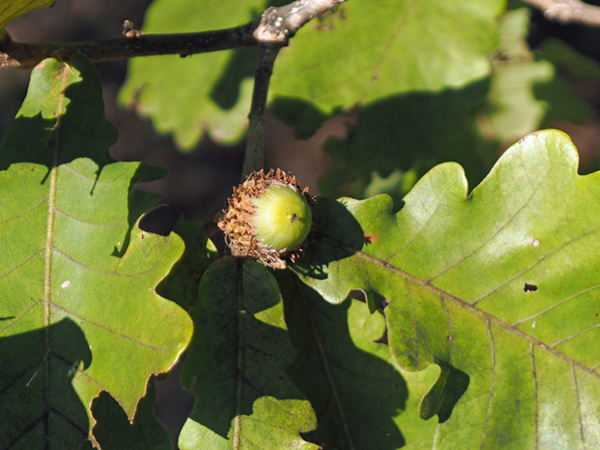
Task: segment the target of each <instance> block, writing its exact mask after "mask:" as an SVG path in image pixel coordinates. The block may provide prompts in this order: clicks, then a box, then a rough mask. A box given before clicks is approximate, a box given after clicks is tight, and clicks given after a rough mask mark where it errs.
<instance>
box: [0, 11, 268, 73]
mask: <svg viewBox="0 0 600 450" xmlns="http://www.w3.org/2000/svg"><path fill="white" fill-rule="evenodd" d="M126 23H127V22H126ZM258 25H259V23H258V22H250V23H247V24H245V25H241V26H239V27H235V28H228V29H224V30H216V31H205V32H200V33H181V34H155V35H152V34H143V33H139V32H137V33H131V32H128V33H127V34H126V36H125V37H122V38H119V39H108V40H102V41H89V42H56V43H48V44H29V43H20V42H13V41H12V40H11V39H10V36H9V35H8V34H5V35H3V36H2V37H1V38H0V68H4V67H21V68H31V67H34V66H35V65H36V64H38V63H39V62H41V61H42V60H44V59H46V58H50V57H54V58H58V59H61V60H63V61H68V60H69V58H70V57H71V56H72V55H74V54H75V53H83V54H84V55H86V56H87V57H88V58H89V59H90V60H91V61H93V62H104V61H112V60H116V59H128V58H133V57H136V56H152V55H173V54H175V55H181V56H188V55H193V54H196V53H207V52H215V51H219V50H230V49H233V48H242V47H256V46H257V45H258V41H257V40H256V38H255V37H254V31H255V30H256V28H257V26H258Z"/></svg>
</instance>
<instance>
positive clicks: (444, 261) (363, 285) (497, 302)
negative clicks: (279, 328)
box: [304, 131, 600, 448]
mask: <svg viewBox="0 0 600 450" xmlns="http://www.w3.org/2000/svg"><path fill="white" fill-rule="evenodd" d="M577 163H578V158H577V152H576V149H575V148H574V147H573V145H572V143H571V141H570V140H569V139H568V138H567V136H566V135H564V134H563V133H561V132H557V131H545V132H538V133H534V134H532V135H530V136H528V137H525V138H523V139H522V140H521V141H519V143H518V144H516V145H515V146H513V147H512V148H511V149H509V150H508V151H507V152H506V153H505V154H504V155H503V156H502V157H501V159H500V160H499V161H498V163H497V164H496V165H495V166H494V168H493V169H492V171H491V172H490V174H489V175H488V177H487V178H486V179H485V180H484V181H483V182H482V183H481V185H480V186H478V187H477V188H476V189H474V190H473V192H472V194H471V195H469V196H467V184H466V180H465V178H464V174H463V172H462V170H461V168H460V166H458V165H457V164H452V163H450V164H442V165H440V166H437V167H436V168H434V169H433V170H432V171H431V172H430V173H428V174H427V175H426V176H425V177H424V178H422V179H421V180H420V181H419V182H418V183H417V185H416V186H415V188H413V190H412V191H411V192H410V193H409V194H408V195H407V196H406V198H405V199H404V201H405V205H404V207H403V208H402V209H401V210H400V211H399V212H398V213H392V210H391V207H392V205H391V202H390V199H389V197H387V196H378V197H374V198H372V199H369V200H365V201H363V202H358V201H353V200H346V205H347V207H348V209H349V210H350V212H352V214H353V215H354V216H355V217H356V218H357V219H358V221H359V222H360V224H361V226H362V228H363V230H364V232H365V234H367V235H371V236H377V240H374V241H373V242H372V243H370V244H367V245H366V246H365V247H363V249H362V250H361V251H358V252H357V253H355V254H354V255H353V256H351V257H349V258H346V259H342V260H339V261H333V262H331V263H329V265H327V266H324V267H323V268H322V271H321V277H320V278H311V277H310V276H306V275H305V276H304V279H305V281H306V282H307V283H309V284H310V285H311V286H313V287H315V288H316V289H317V290H318V291H319V292H320V293H321V294H322V295H323V296H324V297H325V298H326V299H327V300H329V301H331V302H339V301H341V300H343V298H344V297H345V296H346V295H347V293H348V292H349V291H350V289H352V288H359V289H364V290H369V291H375V292H377V293H379V294H380V295H382V296H384V297H385V298H387V299H388V300H389V302H390V305H389V306H388V307H387V308H386V309H385V315H386V317H387V321H388V327H389V343H390V348H391V351H392V354H393V356H394V358H395V359H396V361H398V363H399V364H400V365H401V366H403V367H404V368H407V369H411V370H422V369H424V368H426V367H427V366H428V365H430V364H432V363H437V364H438V365H440V367H442V372H441V374H440V376H441V378H440V380H439V381H438V383H442V384H444V383H446V384H447V383H453V384H454V385H455V386H456V387H458V386H463V387H464V386H465V385H467V388H466V391H465V393H464V394H463V395H462V397H461V398H460V399H459V400H458V402H456V403H455V405H451V403H452V402H453V401H455V400H452V399H451V397H448V395H449V394H450V392H449V391H448V390H446V389H445V388H444V386H443V385H442V384H439V385H438V387H435V388H434V389H433V391H432V392H431V393H430V395H429V397H428V399H427V402H428V403H427V405H424V406H423V408H425V409H423V415H424V416H425V417H429V416H431V413H432V412H437V414H438V416H439V420H440V421H441V422H443V423H441V424H440V426H439V428H438V430H437V432H436V448H458V447H460V446H462V447H466V448H472V447H475V448H479V447H480V446H481V447H483V448H503V447H506V446H507V445H513V446H517V447H519V448H533V447H537V448H556V446H561V447H563V448H583V447H584V446H585V445H586V443H590V442H598V441H599V439H600V402H598V398H599V397H598V396H599V394H600V374H599V372H598V370H599V368H600V347H598V346H597V345H596V342H597V339H598V333H599V332H600V331H599V330H600V318H599V314H600V309H599V306H598V305H599V304H598V301H597V288H598V286H600V275H599V273H598V271H597V267H598V264H599V262H600V261H598V255H599V254H600V249H599V248H598V245H599V244H598V242H600V241H599V240H598V233H599V231H598V230H599V227H598V223H600V218H599V217H598V212H597V208H595V207H594V206H593V205H596V204H598V202H599V201H600V178H599V177H600V174H599V173H594V174H591V175H587V176H579V175H577V172H576V171H577ZM323 275H324V276H323ZM444 370H445V372H444ZM463 374H464V375H463ZM465 375H466V377H467V378H465ZM461 378H462V379H463V381H462V382H461V381H460V379H461ZM448 402H450V404H449V403H448ZM436 405H437V406H436ZM509 443H510V444H509Z"/></svg>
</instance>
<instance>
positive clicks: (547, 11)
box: [525, 0, 600, 27]
mask: <svg viewBox="0 0 600 450" xmlns="http://www.w3.org/2000/svg"><path fill="white" fill-rule="evenodd" d="M525 1H526V2H527V3H529V4H530V5H532V6H535V7H536V8H538V9H541V10H542V12H543V13H544V17H546V18H547V19H549V20H554V21H556V22H560V23H563V24H567V23H581V24H584V25H590V26H595V27H597V26H600V7H598V6H593V5H590V4H587V3H584V2H582V1H580V0H525Z"/></svg>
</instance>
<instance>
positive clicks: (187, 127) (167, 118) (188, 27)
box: [119, 0, 265, 150]
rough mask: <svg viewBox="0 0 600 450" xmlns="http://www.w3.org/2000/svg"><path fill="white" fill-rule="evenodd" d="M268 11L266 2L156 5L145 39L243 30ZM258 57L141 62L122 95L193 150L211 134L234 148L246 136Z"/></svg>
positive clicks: (251, 53) (242, 52)
mask: <svg viewBox="0 0 600 450" xmlns="http://www.w3.org/2000/svg"><path fill="white" fill-rule="evenodd" d="M264 7H265V2H264V0H241V1H240V0H236V1H231V0H229V1H221V2H212V1H208V0H203V1H194V0H156V1H154V2H153V3H152V5H151V6H150V8H148V11H147V13H146V18H145V19H144V27H143V29H142V31H143V32H145V33H185V32H196V31H208V30H215V29H221V28H228V27H234V26H237V25H243V24H245V23H247V22H249V21H250V20H252V19H254V18H255V17H256V16H257V13H259V12H261V11H262V9H264ZM257 56H258V52H256V50H254V49H237V50H235V51H219V52H213V53H206V54H200V55H191V56H188V57H186V58H181V57H180V56H178V55H169V56H154V57H147V58H136V59H133V60H131V61H130V63H129V73H128V77H127V80H126V82H125V84H124V85H123V88H122V89H121V92H120V94H119V100H120V101H121V103H123V104H127V105H129V106H131V107H135V109H136V111H137V112H138V114H140V115H142V116H144V117H150V118H152V120H153V123H154V126H155V128H156V129H157V131H159V132H161V133H167V132H172V133H173V134H174V138H175V141H176V142H177V144H178V145H179V146H180V148H181V149H183V150H190V149H192V147H194V145H195V144H196V143H197V142H198V141H199V140H200V139H201V137H202V135H203V133H205V132H207V133H208V134H209V135H210V137H211V138H212V139H213V140H216V141H219V142H223V143H229V144H233V143H235V142H237V141H238V140H239V139H240V138H241V137H242V136H243V134H244V131H245V129H246V127H247V122H248V119H247V116H248V111H249V109H250V98H251V94H252V80H251V78H252V77H253V76H254V68H255V66H256V58H257Z"/></svg>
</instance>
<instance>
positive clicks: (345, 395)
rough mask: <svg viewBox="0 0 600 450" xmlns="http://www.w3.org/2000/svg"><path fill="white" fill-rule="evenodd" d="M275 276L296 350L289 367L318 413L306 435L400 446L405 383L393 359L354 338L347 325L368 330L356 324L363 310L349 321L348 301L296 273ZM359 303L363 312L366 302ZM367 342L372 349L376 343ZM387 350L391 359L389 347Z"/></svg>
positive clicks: (337, 443)
mask: <svg viewBox="0 0 600 450" xmlns="http://www.w3.org/2000/svg"><path fill="white" fill-rule="evenodd" d="M277 278H278V281H279V286H280V289H281V294H282V296H283V299H284V306H285V316H286V323H287V324H288V328H289V331H290V337H291V339H292V342H293V344H294V348H295V349H296V352H297V355H296V358H295V359H294V362H293V364H292V365H291V366H290V367H289V368H288V369H287V372H288V373H289V374H290V376H291V377H292V379H293V380H294V382H295V383H296V384H297V385H298V386H299V387H300V389H301V390H302V392H304V394H305V395H306V397H307V398H308V399H309V400H310V402H311V404H312V406H313V408H314V409H315V412H316V414H317V418H318V424H319V425H318V428H317V429H316V430H315V431H314V432H310V433H307V434H306V437H307V439H308V440H310V441H312V442H316V443H318V444H319V446H320V447H322V448H325V449H334V448H338V449H366V448H376V449H380V450H388V449H389V450H391V449H396V448H400V447H402V446H403V445H404V443H405V442H404V438H403V436H402V434H401V432H400V430H399V429H398V426H397V424H395V423H394V419H395V417H396V416H397V415H398V414H399V410H403V409H405V407H406V398H407V394H408V391H407V386H406V383H405V381H404V380H403V378H402V377H401V375H400V374H399V373H398V372H397V371H396V370H395V369H394V367H393V365H391V364H390V363H389V362H387V361H386V360H385V359H381V358H380V357H378V356H375V355H373V354H371V353H370V352H368V351H365V350H363V349H360V348H358V347H357V346H356V344H355V343H354V342H353V339H352V337H351V335H350V330H349V326H354V327H356V328H357V329H355V330H354V332H355V334H358V335H359V336H361V335H362V336H363V339H364V334H365V331H366V332H367V333H368V332H369V330H364V329H362V330H361V329H358V327H359V326H358V325H357V320H360V319H361V315H360V314H359V315H358V316H357V315H356V314H354V315H353V319H354V320H352V321H351V322H350V321H349V318H348V314H349V308H350V307H351V302H350V301H346V302H344V303H342V304H341V305H330V304H328V303H326V302H324V301H323V300H322V298H321V297H320V296H319V295H318V293H316V292H315V291H314V290H312V289H310V288H309V287H307V286H304V285H303V284H302V283H301V282H300V280H298V279H297V278H296V277H295V276H294V275H293V274H291V273H277ZM361 306H362V317H364V315H366V314H367V308H366V305H364V304H361ZM367 317H368V316H367ZM380 325H383V324H381V323H380ZM383 330H384V328H381V326H380V327H379V332H380V335H379V336H377V337H374V338H373V339H377V338H379V337H381V334H383ZM365 344H366V345H365ZM363 346H365V347H367V348H368V350H371V351H373V348H372V347H373V345H372V346H371V348H369V344H368V343H363ZM374 346H376V344H375V345H374ZM381 347H384V350H387V348H386V346H383V345H382V346H381ZM384 355H385V357H386V358H387V359H390V358H389V353H387V351H385V352H384Z"/></svg>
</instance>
